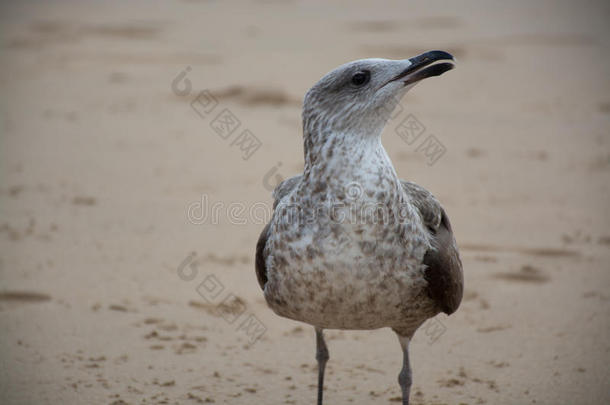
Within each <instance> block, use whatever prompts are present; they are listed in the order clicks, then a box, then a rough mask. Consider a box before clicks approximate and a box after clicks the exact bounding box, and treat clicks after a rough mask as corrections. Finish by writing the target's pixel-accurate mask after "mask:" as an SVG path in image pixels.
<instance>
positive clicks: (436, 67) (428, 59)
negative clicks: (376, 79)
mask: <svg viewBox="0 0 610 405" xmlns="http://www.w3.org/2000/svg"><path fill="white" fill-rule="evenodd" d="M440 60H450V61H451V62H444V63H436V64H433V63H434V62H437V61H440ZM454 61H455V59H454V58H453V56H452V55H451V54H450V53H447V52H444V51H428V52H424V53H422V54H421V55H418V56H415V57H413V58H411V59H409V62H411V64H410V65H409V67H407V68H406V69H405V70H403V71H402V72H400V73H399V74H398V75H396V76H395V77H393V78H392V79H390V81H389V82H388V83H390V82H395V81H397V80H400V81H402V82H403V83H404V85H405V86H408V85H409V84H413V83H417V82H419V81H420V80H423V79H425V78H428V77H433V76H440V75H442V74H443V73H445V72H447V71H449V70H451V69H453V68H454V67H455V65H454V64H453V62H454Z"/></svg>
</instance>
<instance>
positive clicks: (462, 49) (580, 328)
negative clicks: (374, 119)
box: [0, 0, 610, 404]
mask: <svg viewBox="0 0 610 405" xmlns="http://www.w3.org/2000/svg"><path fill="white" fill-rule="evenodd" d="M371 3H372V2H371ZM447 3H448V4H447ZM447 3H445V2H443V3H440V2H430V1H418V2H408V3H406V2H392V3H381V2H375V4H366V3H365V2H360V1H359V2H354V1H350V2H347V1H345V2H341V3H333V4H328V3H327V2H319V1H316V2H297V1H290V2H273V1H249V2H241V3H235V4H233V5H229V4H225V3H224V2H218V1H177V2H171V3H169V2H168V3H167V4H165V3H157V2H154V3H151V2H144V1H134V2H128V3H127V2H118V1H114V0H113V1H105V2H93V1H84V2H76V1H63V0H62V1H59V0H57V1H50V2H27V3H24V2H14V4H12V5H9V4H6V3H3V4H2V6H0V7H1V8H0V10H1V13H0V14H1V16H2V17H1V25H0V31H1V33H0V38H1V41H0V42H1V45H0V46H1V59H2V63H1V65H0V91H1V94H2V97H0V100H1V109H0V111H1V115H0V128H1V134H2V137H1V141H0V174H1V182H0V330H1V333H0V359H1V360H0V361H1V362H2V367H0V373H1V374H0V402H1V403H3V404H124V403H128V404H191V403H192V404H197V403H217V404H218V403H230V404H301V403H312V402H313V401H314V398H315V391H316V374H315V370H316V368H315V367H316V366H315V359H314V344H315V342H314V337H313V336H314V334H313V329H312V328H311V327H309V326H308V325H303V324H299V323H297V322H293V321H290V320H287V319H283V318H280V317H278V316H276V315H275V314H274V313H272V311H271V310H269V309H268V308H267V307H266V305H265V302H264V299H263V297H262V293H261V291H260V289H259V287H258V284H257V282H256V277H255V273H254V264H253V261H254V245H255V243H256V239H257V237H258V234H259V232H260V230H261V229H262V227H263V225H262V223H263V222H264V220H265V215H266V214H268V211H267V210H266V208H265V207H268V206H269V204H270V203H271V196H270V192H269V189H271V188H272V187H273V185H274V184H276V183H277V180H278V178H282V177H284V178H285V177H288V176H290V175H293V174H297V173H298V172H299V171H300V170H301V169H302V159H303V157H302V140H301V129H300V125H301V124H300V102H301V99H302V96H303V94H304V93H305V91H306V90H307V89H308V88H309V87H310V86H311V85H312V84H313V83H314V82H315V81H317V80H318V79H319V78H320V77H321V76H322V75H323V74H324V73H326V72H327V71H329V70H330V69H332V68H334V67H336V66H338V65H339V64H341V63H344V62H346V61H350V60H354V59H359V58H365V57H387V58H406V57H410V56H414V55H416V54H418V53H419V52H421V51H425V50H429V49H443V50H447V51H449V52H451V53H453V54H454V55H456V57H457V59H458V66H457V68H456V69H455V70H454V71H451V72H449V73H447V74H445V75H443V77H441V78H436V79H430V80H428V81H426V82H425V83H422V84H420V85H418V86H417V87H416V88H415V89H413V90H412V91H411V92H410V93H409V94H408V95H407V96H406V97H405V98H404V99H403V100H402V103H401V107H400V109H399V111H398V113H397V115H396V116H395V118H394V119H393V120H392V121H391V122H390V123H389V125H388V127H387V129H386V131H385V133H384V144H385V146H386V148H387V150H388V153H389V155H390V157H391V158H392V160H393V162H394V164H395V166H396V169H397V171H398V173H399V175H400V176H401V177H402V178H404V179H409V180H412V181H415V182H417V183H419V184H421V185H423V186H425V187H426V188H428V189H429V190H431V191H432V192H433V193H434V194H436V195H437V197H438V198H439V199H440V201H442V203H443V205H444V206H445V208H446V210H447V212H448V213H449V215H450V217H451V219H452V222H453V227H454V230H455V234H456V237H457V240H458V244H459V245H460V248H461V254H462V259H463V262H464V271H465V282H466V292H465V297H464V301H463V303H462V306H461V307H460V309H459V310H458V312H457V313H455V314H454V315H452V316H450V317H447V316H444V315H439V316H438V317H436V318H435V319H433V320H431V321H429V322H428V323H426V324H425V325H424V327H423V328H422V329H421V330H420V331H419V332H418V333H417V334H416V336H415V339H414V341H413V343H412V352H411V353H412V363H413V370H414V388H413V396H412V398H413V403H414V404H458V403H465V404H533V403H536V404H606V403H610V384H609V381H610V368H609V366H608V364H609V363H610V339H609V337H610V316H609V315H610V272H609V270H610V268H609V263H610V251H609V250H610V230H609V229H610V228H609V227H608V225H609V224H610V216H609V214H608V207H609V206H610V189H609V187H610V181H609V180H610V134H609V130H610V79H609V75H608V66H610V56H609V55H610V52H609V51H610V46H609V44H610V40H609V39H610V36H609V35H608V34H609V33H610V32H609V28H608V21H609V17H610V7H609V6H608V4H607V3H604V2H597V3H596V2H588V3H586V4H581V3H579V4H576V3H573V4H571V3H570V2H556V1H540V2H535V3H533V2H530V1H525V0H523V1H513V2H500V1H493V2H489V1H486V2H482V1H465V2H451V3H449V2H447ZM181 72H184V74H185V76H180V75H181ZM204 90H207V91H208V92H203V93H202V91H204ZM210 95H211V97H212V98H210ZM225 109H226V110H227V111H228V112H230V113H231V114H233V117H234V118H235V119H237V120H239V123H240V125H239V128H237V129H235V132H234V133H228V132H227V131H226V130H227V127H222V125H220V126H219V125H218V122H214V119H215V118H216V116H218V115H220V114H221V113H223V114H226V112H223V111H224V110H225ZM407 119H409V120H412V119H416V120H417V122H419V123H420V124H421V125H422V126H423V128H424V130H423V132H422V134H420V135H421V136H419V137H416V136H415V135H413V134H411V135H410V137H409V136H407V137H402V138H401V136H399V134H400V133H401V132H400V129H398V128H399V127H400V125H401V123H403V121H405V120H407ZM235 122H236V121H234V123H235ZM229 129H232V127H230V128H229ZM246 129H247V130H249V131H250V132H246V134H245V135H244V134H243V130H246ZM403 135H404V133H403ZM416 138H417V139H416ZM429 142H433V143H434V145H436V146H437V147H439V148H440V149H438V150H440V151H441V152H442V153H441V152H437V153H436V154H432V155H433V156H432V157H430V156H427V155H426V153H427V152H426V150H427V149H426V148H425V147H424V146H422V145H425V144H427V143H429ZM328 336H329V339H328V344H329V350H330V361H329V363H328V368H327V380H326V400H327V403H328V404H352V403H353V404H371V403H396V401H398V398H399V395H400V390H399V387H398V384H397V382H396V378H397V375H398V371H399V369H400V365H401V354H400V348H399V345H398V342H397V340H396V338H395V336H394V335H393V333H392V332H391V331H390V330H388V329H382V330H377V331H329V333H328Z"/></svg>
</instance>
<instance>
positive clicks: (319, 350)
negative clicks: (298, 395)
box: [316, 328, 328, 405]
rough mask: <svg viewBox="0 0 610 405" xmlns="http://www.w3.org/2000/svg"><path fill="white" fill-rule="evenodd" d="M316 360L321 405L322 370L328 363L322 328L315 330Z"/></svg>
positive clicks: (320, 402) (319, 403) (320, 403)
mask: <svg viewBox="0 0 610 405" xmlns="http://www.w3.org/2000/svg"><path fill="white" fill-rule="evenodd" d="M316 360H318V405H322V393H323V391H324V368H326V362H327V361H328V348H326V342H324V332H323V331H322V328H316Z"/></svg>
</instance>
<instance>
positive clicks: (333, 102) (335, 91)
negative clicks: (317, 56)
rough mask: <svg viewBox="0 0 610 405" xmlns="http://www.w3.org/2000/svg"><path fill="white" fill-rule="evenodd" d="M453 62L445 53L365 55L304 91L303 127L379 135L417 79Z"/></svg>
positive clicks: (312, 129)
mask: <svg viewBox="0 0 610 405" xmlns="http://www.w3.org/2000/svg"><path fill="white" fill-rule="evenodd" d="M440 61H449V62H440ZM453 61H454V59H453V56H452V55H451V54H449V53H447V52H443V51H429V52H425V53H423V54H421V55H418V56H415V57H413V58H410V59H403V60H390V59H377V58H375V59H362V60H356V61H353V62H349V63H346V64H344V65H341V66H339V67H338V68H336V69H334V70H332V71H331V72H329V73H327V74H326V75H325V76H324V77H322V79H320V81H318V82H317V83H316V84H315V85H314V86H313V87H312V88H311V89H310V90H309V91H308V92H307V94H306V95H305V99H304V101H303V125H304V130H305V132H307V133H312V132H318V131H320V130H321V129H322V128H323V129H324V130H327V131H328V130H329V131H332V132H342V133H363V134H365V135H370V134H380V133H381V131H382V130H383V127H384V126H385V123H386V121H387V120H388V118H389V117H390V115H391V113H392V111H393V110H394V109H395V108H396V106H397V104H398V101H399V100H400V99H401V98H402V96H404V95H405V93H406V92H407V91H408V90H409V89H411V88H412V87H413V86H414V85H415V84H416V83H418V82H419V81H421V80H423V79H425V78H428V77H433V76H439V75H441V74H443V73H445V72H447V71H448V70H451V69H453V67H454V64H453ZM437 62H439V63H437Z"/></svg>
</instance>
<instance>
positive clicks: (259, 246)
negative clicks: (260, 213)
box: [254, 175, 302, 290]
mask: <svg viewBox="0 0 610 405" xmlns="http://www.w3.org/2000/svg"><path fill="white" fill-rule="evenodd" d="M301 177H302V176H300V175H299V176H294V177H291V178H289V179H286V180H284V181H282V182H281V183H280V184H279V185H278V186H277V187H276V188H275V190H273V198H274V201H273V209H275V207H276V206H277V205H278V203H279V202H280V200H281V199H282V198H283V197H284V196H286V195H288V193H290V192H291V191H292V189H294V188H295V187H296V185H297V184H298V183H299V182H300V181H301ZM267 239H269V224H267V225H265V228H263V231H262V232H261V234H260V236H259V237H258V242H256V257H255V260H254V265H255V268H256V279H257V280H258V284H259V285H260V286H261V288H262V289H263V290H264V289H265V284H266V283H267V264H266V262H267V260H266V258H267V255H265V246H266V245H267Z"/></svg>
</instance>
